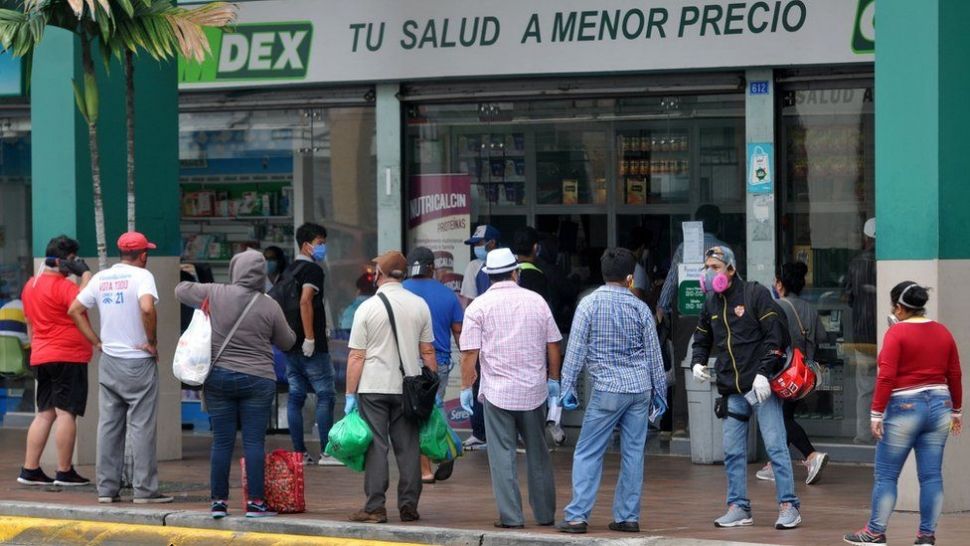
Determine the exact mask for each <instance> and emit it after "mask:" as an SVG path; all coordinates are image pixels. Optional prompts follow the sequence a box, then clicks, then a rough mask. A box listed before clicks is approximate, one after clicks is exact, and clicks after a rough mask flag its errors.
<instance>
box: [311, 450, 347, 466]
mask: <svg viewBox="0 0 970 546" xmlns="http://www.w3.org/2000/svg"><path fill="white" fill-rule="evenodd" d="M317 465H319V466H344V463H342V462H340V461H338V460H337V459H335V458H333V457H331V456H330V455H327V454H326V453H321V454H320V460H319V461H317Z"/></svg>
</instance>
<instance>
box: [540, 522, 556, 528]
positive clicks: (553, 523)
mask: <svg viewBox="0 0 970 546" xmlns="http://www.w3.org/2000/svg"><path fill="white" fill-rule="evenodd" d="M555 524H556V522H555V521H547V522H545V523H539V527H552V526H553V525H555Z"/></svg>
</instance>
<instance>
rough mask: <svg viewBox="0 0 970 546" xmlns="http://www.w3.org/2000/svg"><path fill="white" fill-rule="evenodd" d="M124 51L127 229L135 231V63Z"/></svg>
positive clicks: (129, 52)
mask: <svg viewBox="0 0 970 546" xmlns="http://www.w3.org/2000/svg"><path fill="white" fill-rule="evenodd" d="M132 55H133V54H132V52H131V51H130V50H129V51H125V114H126V116H125V117H126V121H127V122H128V134H127V144H128V231H135V63H134V62H133V59H132Z"/></svg>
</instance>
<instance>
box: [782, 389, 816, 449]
mask: <svg viewBox="0 0 970 546" xmlns="http://www.w3.org/2000/svg"><path fill="white" fill-rule="evenodd" d="M796 407H798V401H796V402H791V401H788V400H786V401H784V402H783V403H782V405H781V409H782V413H783V414H784V416H785V432H786V433H787V434H788V443H789V444H791V445H793V446H795V449H797V450H798V451H800V452H801V453H802V456H803V457H808V456H809V455H810V454H812V453H814V452H815V446H813V445H812V441H811V440H809V439H808V434H806V433H805V429H803V428H802V426H801V425H799V424H798V423H796V422H795V408H796Z"/></svg>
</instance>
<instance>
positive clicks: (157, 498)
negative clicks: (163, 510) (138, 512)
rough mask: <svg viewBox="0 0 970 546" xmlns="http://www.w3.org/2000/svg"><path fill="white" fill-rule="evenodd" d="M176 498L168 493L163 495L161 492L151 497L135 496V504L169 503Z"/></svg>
mask: <svg viewBox="0 0 970 546" xmlns="http://www.w3.org/2000/svg"><path fill="white" fill-rule="evenodd" d="M173 500H175V498H174V497H169V496H168V495H162V494H161V493H155V494H154V495H152V496H150V497H135V499H134V501H132V502H134V503H135V504H167V503H170V502H172V501H173Z"/></svg>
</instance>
